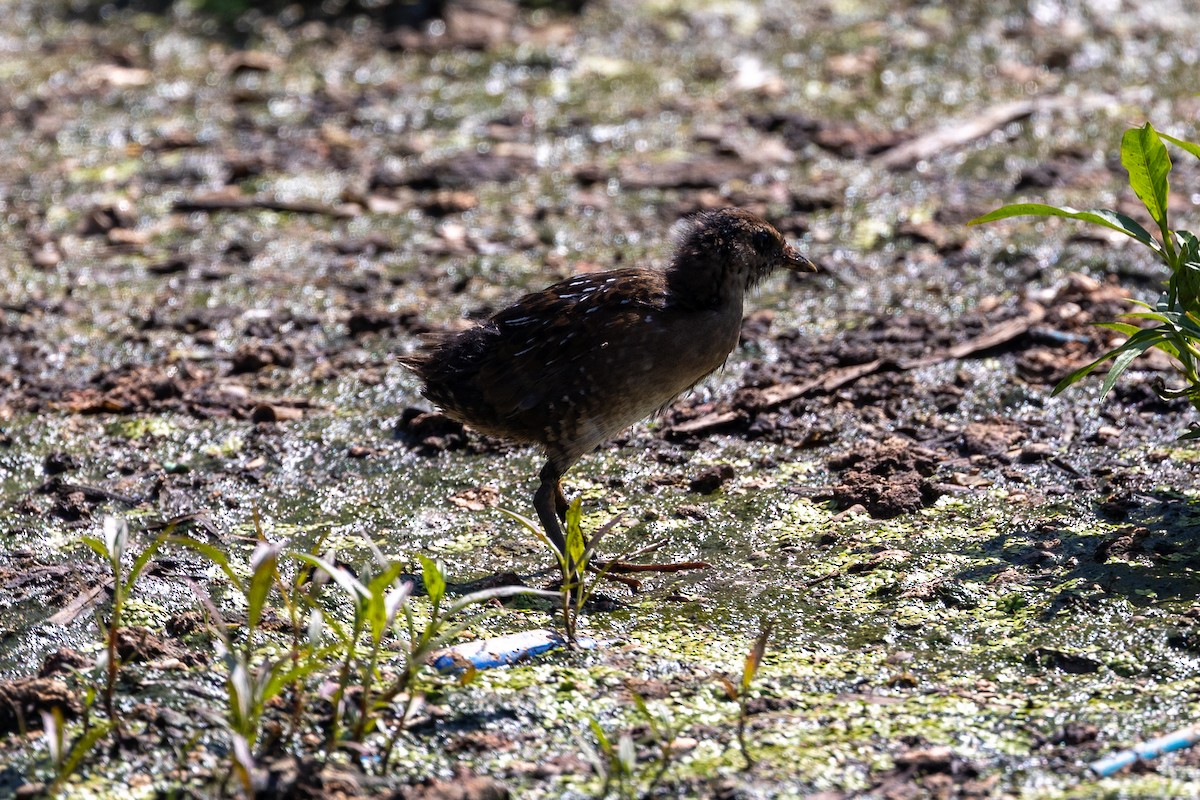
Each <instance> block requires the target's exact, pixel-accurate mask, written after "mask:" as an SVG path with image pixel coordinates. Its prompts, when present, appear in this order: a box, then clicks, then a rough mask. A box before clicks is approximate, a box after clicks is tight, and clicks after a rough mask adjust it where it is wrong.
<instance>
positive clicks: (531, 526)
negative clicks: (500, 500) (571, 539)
mask: <svg viewBox="0 0 1200 800" xmlns="http://www.w3.org/2000/svg"><path fill="white" fill-rule="evenodd" d="M499 511H500V513H501V514H504V515H505V516H508V517H511V518H512V519H515V520H516V521H517V522H519V523H521V525H523V526H524V527H525V528H527V529H528V530H529V532H530V533H532V534H533V535H534V536H536V537H537V538H539V539H541V540H542V543H543V544H545V545H546V546H547V547H549V548H550V552H552V553H554V557H555V558H556V559H557V560H558V566H559V567H560V568H561V569H562V571H563V573H564V574H565V573H566V571H567V557H566V555H565V554H564V553H561V552H559V550H558V548H557V547H555V546H554V542H552V541H550V537H549V536H547V535H546V532H545V531H543V530H542V526H541V525H539V524H538V523H536V522H534V521H533V520H532V519H530V518H529V517H527V516H525V515H524V514H518V513H517V512H516V511H512V510H510V509H507V508H501V509H499Z"/></svg>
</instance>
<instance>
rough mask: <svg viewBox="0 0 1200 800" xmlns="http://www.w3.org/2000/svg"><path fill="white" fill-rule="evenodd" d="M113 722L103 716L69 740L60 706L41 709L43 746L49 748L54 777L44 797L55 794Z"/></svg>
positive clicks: (55, 795)
mask: <svg viewBox="0 0 1200 800" xmlns="http://www.w3.org/2000/svg"><path fill="white" fill-rule="evenodd" d="M115 724H116V723H115V722H113V721H112V720H106V721H105V722H102V723H100V724H99V725H91V726H86V725H85V727H84V729H83V732H82V733H80V734H79V736H77V737H75V739H74V740H73V741H70V742H68V741H67V726H66V720H65V719H64V718H63V713H62V709H61V708H59V707H58V706H53V707H52V708H51V709H50V710H49V711H43V712H42V730H43V731H44V732H45V733H44V738H45V741H46V747H47V749H48V750H49V751H50V762H51V764H52V765H53V766H54V779H53V780H52V781H51V782H50V785H49V786H47V787H46V796H47V797H57V796H58V794H59V792H61V791H62V787H63V784H64V783H66V781H68V780H70V778H71V776H72V775H74V774H75V770H77V769H78V768H79V764H80V763H81V762H82V761H83V759H85V758H86V757H87V756H88V754H89V753H91V752H92V750H94V749H95V748H96V745H97V744H99V743H100V740H101V739H103V738H104V737H105V736H107V735H108V732H109V731H111V730H112V729H113V726H114V725H115Z"/></svg>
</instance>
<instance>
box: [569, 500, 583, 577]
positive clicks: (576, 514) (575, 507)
mask: <svg viewBox="0 0 1200 800" xmlns="http://www.w3.org/2000/svg"><path fill="white" fill-rule="evenodd" d="M582 519H583V500H582V498H579V497H576V498H575V499H574V500H572V501H571V505H570V506H568V507H567V558H568V560H569V561H570V562H571V563H572V564H573V565H575V568H576V569H578V570H581V571H582V570H583V569H585V568H586V567H587V562H586V561H585V560H584V556H585V555H586V552H587V539H586V538H585V537H584V535H583V524H582Z"/></svg>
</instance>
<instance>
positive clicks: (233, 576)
mask: <svg viewBox="0 0 1200 800" xmlns="http://www.w3.org/2000/svg"><path fill="white" fill-rule="evenodd" d="M256 526H257V515H256ZM258 533H259V536H260V539H259V541H258V543H257V544H256V545H255V548H254V552H253V553H252V554H251V556H250V560H249V565H248V566H249V569H248V573H249V574H248V576H247V577H246V578H245V579H243V578H242V577H241V576H240V575H239V574H238V570H236V569H235V568H234V567H233V565H232V563H231V562H230V560H229V558H228V556H227V555H226V554H225V553H224V552H223V551H221V550H219V549H217V548H215V547H213V546H212V545H209V544H206V543H204V542H199V541H196V540H194V539H188V538H185V537H172V539H171V541H172V542H174V543H176V544H180V545H182V546H184V547H187V548H189V549H191V550H194V551H196V552H198V553H200V554H202V555H204V556H205V557H207V558H208V559H209V560H210V561H212V562H213V564H215V565H216V566H217V567H219V568H220V569H221V571H222V572H224V573H225V576H226V577H227V578H228V579H229V582H230V584H231V585H232V586H233V588H234V589H235V590H236V591H237V592H239V593H240V594H241V595H242V596H243V598H244V599H245V604H246V625H245V630H244V634H243V639H242V641H241V646H238V645H237V644H236V643H235V641H234V636H235V634H236V630H235V627H234V626H232V625H231V624H230V623H227V622H226V621H225V619H224V617H223V616H222V615H221V612H220V611H219V610H218V609H217V606H216V604H215V603H214V602H213V600H212V598H211V597H210V596H209V594H208V593H207V592H206V591H205V590H204V589H202V588H201V587H200V586H198V585H197V584H195V583H193V582H190V581H189V585H190V586H191V589H192V592H193V593H194V594H195V595H196V597H197V598H198V599H199V601H200V603H201V605H202V606H203V607H204V609H205V611H206V613H207V615H208V618H209V622H210V626H211V628H212V630H213V632H214V633H215V634H216V636H217V640H218V654H219V655H220V656H221V658H222V660H223V661H224V663H225V667H226V670H227V674H226V678H225V693H226V709H225V720H226V724H227V726H228V728H229V733H230V740H231V748H230V749H231V752H232V754H233V775H234V776H235V777H237V779H238V781H239V782H240V783H241V785H242V788H243V790H245V792H246V793H247V795H248V796H249V795H251V794H252V793H253V792H252V788H253V783H252V774H253V770H254V766H255V756H254V753H255V750H256V749H258V748H259V746H260V741H259V740H260V736H261V734H262V729H263V713H264V711H265V709H266V708H267V706H268V704H269V703H271V701H273V700H274V699H275V698H276V697H279V696H280V695H281V694H283V693H284V692H285V691H291V692H292V693H293V694H294V696H295V697H296V698H297V702H298V703H300V704H302V700H301V699H300V698H302V697H303V695H304V681H305V678H307V677H308V676H309V675H311V674H312V673H314V672H316V671H317V670H319V669H321V668H322V667H323V666H324V660H323V656H324V655H325V653H324V652H323V651H321V650H320V649H319V648H318V647H317V644H316V638H317V637H316V636H313V635H310V636H308V637H307V640H305V641H301V639H300V638H299V634H298V633H296V632H295V631H296V630H297V629H298V628H299V623H298V613H297V610H296V605H297V603H296V601H295V598H294V596H293V592H290V591H287V589H286V587H285V585H284V583H283V581H282V578H281V577H280V574H279V556H280V553H281V551H282V547H283V546H282V545H281V544H279V543H272V542H268V541H266V539H265V538H262V530H261V527H259V528H258ZM272 588H275V589H277V592H278V594H280V595H281V596H282V597H283V599H284V602H285V605H287V607H288V609H289V614H290V616H291V618H292V622H293V631H294V632H293V642H292V647H291V650H290V652H289V653H288V655H287V656H285V657H282V658H266V657H262V656H260V655H258V653H257V647H258V644H259V641H258V640H259V637H258V636H257V635H256V634H257V632H258V629H259V625H260V623H261V622H262V619H263V615H264V613H265V612H266V611H267V610H269V608H270V606H269V604H268V600H269V597H270V595H271V590H272ZM318 635H319V632H318ZM294 705H295V704H294ZM298 724H299V722H298V719H297V718H296V713H295V712H294V713H293V720H292V732H293V733H294V731H295V729H296V727H297V726H298Z"/></svg>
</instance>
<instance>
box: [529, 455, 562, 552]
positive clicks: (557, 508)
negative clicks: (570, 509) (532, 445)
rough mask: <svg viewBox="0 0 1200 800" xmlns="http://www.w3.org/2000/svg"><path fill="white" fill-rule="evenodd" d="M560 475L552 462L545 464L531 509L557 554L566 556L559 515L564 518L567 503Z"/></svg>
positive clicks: (559, 470) (560, 472)
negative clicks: (535, 512) (556, 549)
mask: <svg viewBox="0 0 1200 800" xmlns="http://www.w3.org/2000/svg"><path fill="white" fill-rule="evenodd" d="M562 474H563V470H561V469H559V468H558V467H557V466H555V464H554V462H553V461H547V462H546V466H544V467H542V471H541V473H539V475H538V477H540V478H541V479H542V483H541V485H540V486H538V489H537V491H536V492H535V493H534V495H533V508H534V510H535V511H537V515H538V519H539V520H541V522H542V529H543V530H545V531H546V536H547V537H548V538H549V539H550V542H551V543H552V544H553V545H554V546H555V547H557V548H558V552H560V553H562V554H563V555H566V552H567V538H566V537H565V536H564V535H563V529H562V524H561V523H560V522H559V515H560V514H561V515H562V516H563V518H564V519H565V518H566V503H567V500H566V498H565V497H563V493H562V485H561V484H560V483H559V480H560V479H561V478H562Z"/></svg>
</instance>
